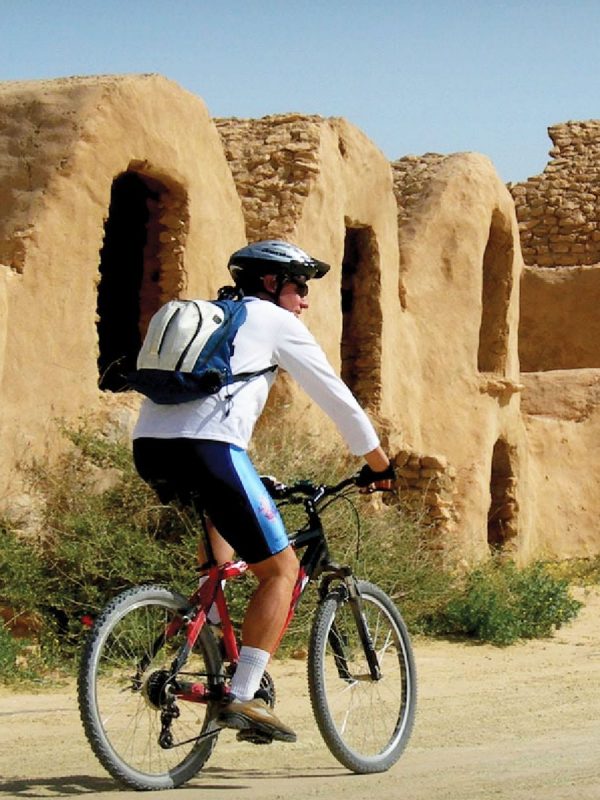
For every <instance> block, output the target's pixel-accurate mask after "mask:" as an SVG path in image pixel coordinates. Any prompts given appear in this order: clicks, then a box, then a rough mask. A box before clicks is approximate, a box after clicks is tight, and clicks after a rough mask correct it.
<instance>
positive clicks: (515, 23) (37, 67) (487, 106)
mask: <svg viewBox="0 0 600 800" xmlns="http://www.w3.org/2000/svg"><path fill="white" fill-rule="evenodd" d="M0 42H1V47H0V80H23V79H37V78H52V77H59V76H65V75H93V74H100V73H104V74H105V73H135V72H158V73H161V74H162V75H165V76H166V77H168V78H171V79H172V80H175V81H177V82H178V83H179V84H181V85H182V86H183V87H184V88H186V89H188V90H189V91H191V92H193V93H194V94H196V95H198V96H200V97H201V98H202V99H203V100H204V101H205V103H206V104H207V106H208V109H209V111H210V113H211V114H212V116H214V117H222V116H237V117H261V116H264V115H265V114H274V113H279V112H287V111H299V112H303V113H311V114H321V115H322V116H325V117H328V116H342V117H345V118H346V119H347V120H349V121H350V122H352V123H353V124H354V125H356V126H358V127H359V128H360V129H361V130H363V131H364V132H365V133H366V134H367V136H369V138H370V139H372V140H373V141H374V142H375V144H377V145H378V147H380V148H381V150H383V152H384V153H385V154H386V156H388V158H389V159H390V160H394V159H396V158H400V157H401V156H403V155H408V154H411V153H413V154H414V153H425V152H438V153H452V152H457V151H467V150H470V151H476V152H480V153H484V154H485V155H487V156H489V157H490V158H491V159H492V161H493V162H494V164H495V166H496V169H497V170H498V172H499V174H500V176H501V177H502V179H503V180H505V181H511V180H512V181H519V180H523V179H525V178H526V177H528V176H530V175H535V174H538V173H539V172H541V171H542V170H543V168H544V166H545V164H546V162H547V161H548V150H549V148H550V146H551V142H550V139H549V138H548V135H547V131H546V129H547V127H548V126H549V125H552V124H555V123H557V122H564V121H566V120H569V119H576V120H583V119H592V118H600V92H599V89H600V0H545V1H544V2H542V0H504V1H502V0H437V2H436V0H423V2H419V0H412V2H408V1H405V0H296V2H294V1H293V0H280V2H274V0H257V1H256V2H253V0H245V2H244V1H243V0H231V1H228V0H101V1H100V0H0Z"/></svg>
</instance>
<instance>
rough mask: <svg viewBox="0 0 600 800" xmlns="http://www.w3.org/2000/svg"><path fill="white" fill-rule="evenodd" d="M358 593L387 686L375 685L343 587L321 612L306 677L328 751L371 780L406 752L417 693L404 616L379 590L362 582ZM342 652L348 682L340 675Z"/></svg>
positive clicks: (332, 593) (313, 632) (382, 682)
mask: <svg viewBox="0 0 600 800" xmlns="http://www.w3.org/2000/svg"><path fill="white" fill-rule="evenodd" d="M358 588H359V591H360V594H361V600H362V607H363V613H364V615H365V619H366V622H367V626H368V630H369V633H370V636H371V639H372V640H373V644H374V647H375V651H376V653H377V656H378V661H379V665H380V669H381V673H382V677H381V679H380V680H375V681H374V680H372V679H371V675H370V671H369V666H368V664H367V660H366V655H365V651H364V647H363V645H362V643H361V641H360V638H359V634H358V629H357V625H356V621H355V618H354V615H353V612H352V608H351V606H350V604H349V601H348V595H347V591H346V589H345V587H337V588H335V589H333V590H332V591H330V592H329V593H328V594H327V595H326V596H325V597H324V598H323V600H322V601H321V602H320V603H319V605H318V607H317V610H316V612H315V617H314V619H313V624H312V627H311V635H310V643H309V650H308V661H307V669H308V685H309V693H310V700H311V705H312V709H313V713H314V716H315V719H316V722H317V725H318V727H319V730H320V732H321V735H322V737H323V739H324V741H325V744H326V745H327V747H328V748H329V750H330V752H331V753H332V755H333V756H335V758H336V759H337V760H338V761H339V762H340V763H341V764H343V765H344V766H345V767H346V768H347V769H349V770H351V771H352V772H356V773H361V774H367V773H374V772H384V771H385V770H388V769H389V768H390V767H391V766H392V765H393V764H395V763H396V761H397V760H398V759H399V758H400V756H401V754H402V752H403V751H404V748H405V747H406V745H407V743H408V740H409V738H410V735H411V732H412V728H413V724H414V718H415V708H416V700H417V685H416V668H415V661H414V656H413V652H412V646H411V642H410V638H409V635H408V631H407V629H406V625H405V624H404V621H403V619H402V617H401V615H400V612H399V611H398V609H397V608H396V606H395V605H394V603H393V602H392V600H391V599H390V598H389V597H388V596H387V595H386V594H385V592H383V591H382V590H381V589H380V588H379V587H377V586H375V585H373V584H371V583H367V582H366V581H358ZM334 647H335V649H336V651H337V652H338V655H337V656H336V655H335V654H334V650H333V648H334ZM340 647H341V649H342V650H343V654H344V658H345V662H344V666H345V667H346V668H347V671H346V673H345V675H341V674H340V672H342V673H343V672H344V669H343V668H342V669H340V666H339V665H340V657H339V652H340ZM336 662H337V663H336Z"/></svg>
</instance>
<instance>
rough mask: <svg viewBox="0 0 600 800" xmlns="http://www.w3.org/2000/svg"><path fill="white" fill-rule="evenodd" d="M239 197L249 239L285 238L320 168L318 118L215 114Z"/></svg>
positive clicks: (321, 120) (299, 115) (298, 214)
mask: <svg viewBox="0 0 600 800" xmlns="http://www.w3.org/2000/svg"><path fill="white" fill-rule="evenodd" d="M215 123H216V126H217V129H218V131H219V133H220V135H221V138H222V140H223V144H224V148H225V156H226V158H227V161H228V162H229V166H230V167H231V171H232V173H233V177H234V179H235V182H236V186H237V190H238V193H239V196H240V199H241V201H242V208H243V210H244V219H245V221H246V235H247V238H248V241H249V242H255V241H259V240H260V239H267V238H268V239H285V237H286V236H289V235H290V234H291V233H292V231H293V230H294V228H295V226H296V224H297V220H298V217H299V216H300V214H301V210H302V205H303V203H304V202H305V200H306V198H307V197H308V195H309V193H310V187H311V184H312V183H313V181H314V179H315V177H316V175H317V174H318V172H319V170H320V153H319V147H320V141H321V127H322V123H323V118H322V117H318V116H308V115H306V116H303V115H301V114H274V115H272V116H268V117H263V118H261V119H258V120H256V119H246V120H244V119H216V120H215Z"/></svg>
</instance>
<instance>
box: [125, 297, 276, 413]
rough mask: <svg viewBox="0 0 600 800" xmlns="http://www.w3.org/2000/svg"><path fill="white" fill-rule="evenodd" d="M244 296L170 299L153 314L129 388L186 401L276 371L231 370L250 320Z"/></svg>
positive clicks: (153, 397) (167, 399) (162, 398)
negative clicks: (237, 343) (238, 338)
mask: <svg viewBox="0 0 600 800" xmlns="http://www.w3.org/2000/svg"><path fill="white" fill-rule="evenodd" d="M246 313H247V312H246V305H245V303H244V301H243V300H232V299H224V300H171V301H169V302H168V303H165V305H164V306H162V307H161V308H159V310H158V311H157V312H156V313H155V314H154V316H153V317H152V319H151V320H150V324H149V326H148V331H147V333H146V336H145V338H144V342H143V344H142V348H141V350H140V352H139V355H138V358H137V369H136V370H135V372H133V373H132V374H131V375H129V386H130V388H132V389H135V390H136V391H138V392H141V393H142V394H144V395H146V397H149V398H150V399H151V400H152V401H153V402H155V403H160V404H165V405H166V404H171V403H187V402H189V401H190V400H198V399H200V398H202V397H206V396H207V395H211V394H216V392H218V391H219V390H220V389H222V388H223V387H224V386H228V385H229V384H231V383H235V382H237V381H248V380H250V379H251V378H254V377H256V376H257V375H264V374H265V373H266V372H272V371H274V370H275V369H277V367H276V366H273V365H271V366H268V367H265V368H264V369H261V370H258V371H257V372H242V373H237V374H235V375H234V374H232V372H231V366H230V359H231V356H232V355H233V339H234V337H235V335H236V333H237V331H238V329H239V327H240V325H242V323H243V322H244V320H245V319H246Z"/></svg>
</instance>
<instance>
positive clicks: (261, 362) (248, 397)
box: [133, 298, 379, 456]
mask: <svg viewBox="0 0 600 800" xmlns="http://www.w3.org/2000/svg"><path fill="white" fill-rule="evenodd" d="M246 309H247V317H246V320H245V321H244V322H243V324H242V325H241V326H240V328H239V330H238V332H237V334H236V336H235V339H234V342H233V345H234V352H233V355H232V357H231V371H232V373H233V374H236V373H242V372H255V371H257V370H261V369H263V368H264V367H268V366H271V365H276V366H279V367H282V368H283V369H284V370H286V371H287V372H288V373H289V374H290V375H291V376H292V377H293V378H294V379H295V380H296V381H297V382H298V383H299V385H300V386H301V387H302V388H303V389H304V390H305V391H306V393H307V394H308V395H309V396H310V397H311V398H312V399H313V400H314V401H315V402H316V403H317V404H318V405H319V406H320V407H321V408H322V409H323V411H325V413H326V414H327V415H328V416H329V417H330V418H331V419H332V420H333V422H334V423H335V425H336V426H337V428H338V430H339V431H340V433H341V435H342V436H343V438H344V440H345V441H346V444H347V445H348V448H349V450H350V452H351V453H352V454H353V455H357V456H361V455H364V454H365V453H368V452H369V451H371V450H373V449H374V448H375V447H377V446H378V444H379V438H378V436H377V434H376V432H375V430H374V428H373V425H372V424H371V422H370V420H369V418H368V417H367V415H366V414H365V412H364V411H363V410H362V408H361V407H360V406H359V404H358V402H357V401H356V399H355V398H354V396H353V395H352V393H351V391H350V390H349V389H348V387H347V386H346V385H345V383H344V382H343V381H342V380H341V379H340V378H339V377H338V376H337V375H336V373H335V371H334V370H333V368H332V367H331V365H330V364H329V362H328V360H327V358H326V356H325V354H324V352H323V350H322V349H321V347H320V346H319V345H318V344H317V342H316V341H315V339H314V337H313V336H312V334H311V333H310V331H309V330H308V329H307V328H306V326H305V325H304V324H303V323H302V322H301V321H300V320H299V319H298V318H297V317H296V316H295V315H294V314H292V313H291V312H290V311H287V310H285V309H283V308H280V307H279V306H277V305H275V304H274V303H270V302H268V301H265V300H260V299H259V298H249V299H248V301H247V302H246ZM274 380H275V373H274V372H268V373H266V374H264V375H260V376H258V377H255V378H252V379H251V380H249V381H246V382H239V383H234V384H231V385H230V386H226V387H224V388H223V389H221V391H220V392H218V393H217V394H215V395H210V396H208V397H206V398H203V399H201V400H193V401H191V402H189V403H179V404H175V405H158V404H156V403H153V402H152V401H151V400H148V399H146V400H144V402H143V404H142V407H141V409H140V415H139V418H138V421H137V424H136V426H135V429H134V432H133V438H134V439H136V438H140V437H146V436H149V437H154V438H158V439H174V438H179V437H181V438H189V439H209V440H213V441H219V442H228V443H230V444H233V445H237V446H238V447H241V448H243V449H244V450H245V449H247V448H248V445H249V442H250V438H251V436H252V432H253V430H254V426H255V424H256V421H257V420H258V418H259V416H260V414H261V413H262V410H263V408H264V406H265V403H266V402H267V397H268V395H269V390H270V388H271V386H272V384H273V381H274Z"/></svg>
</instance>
